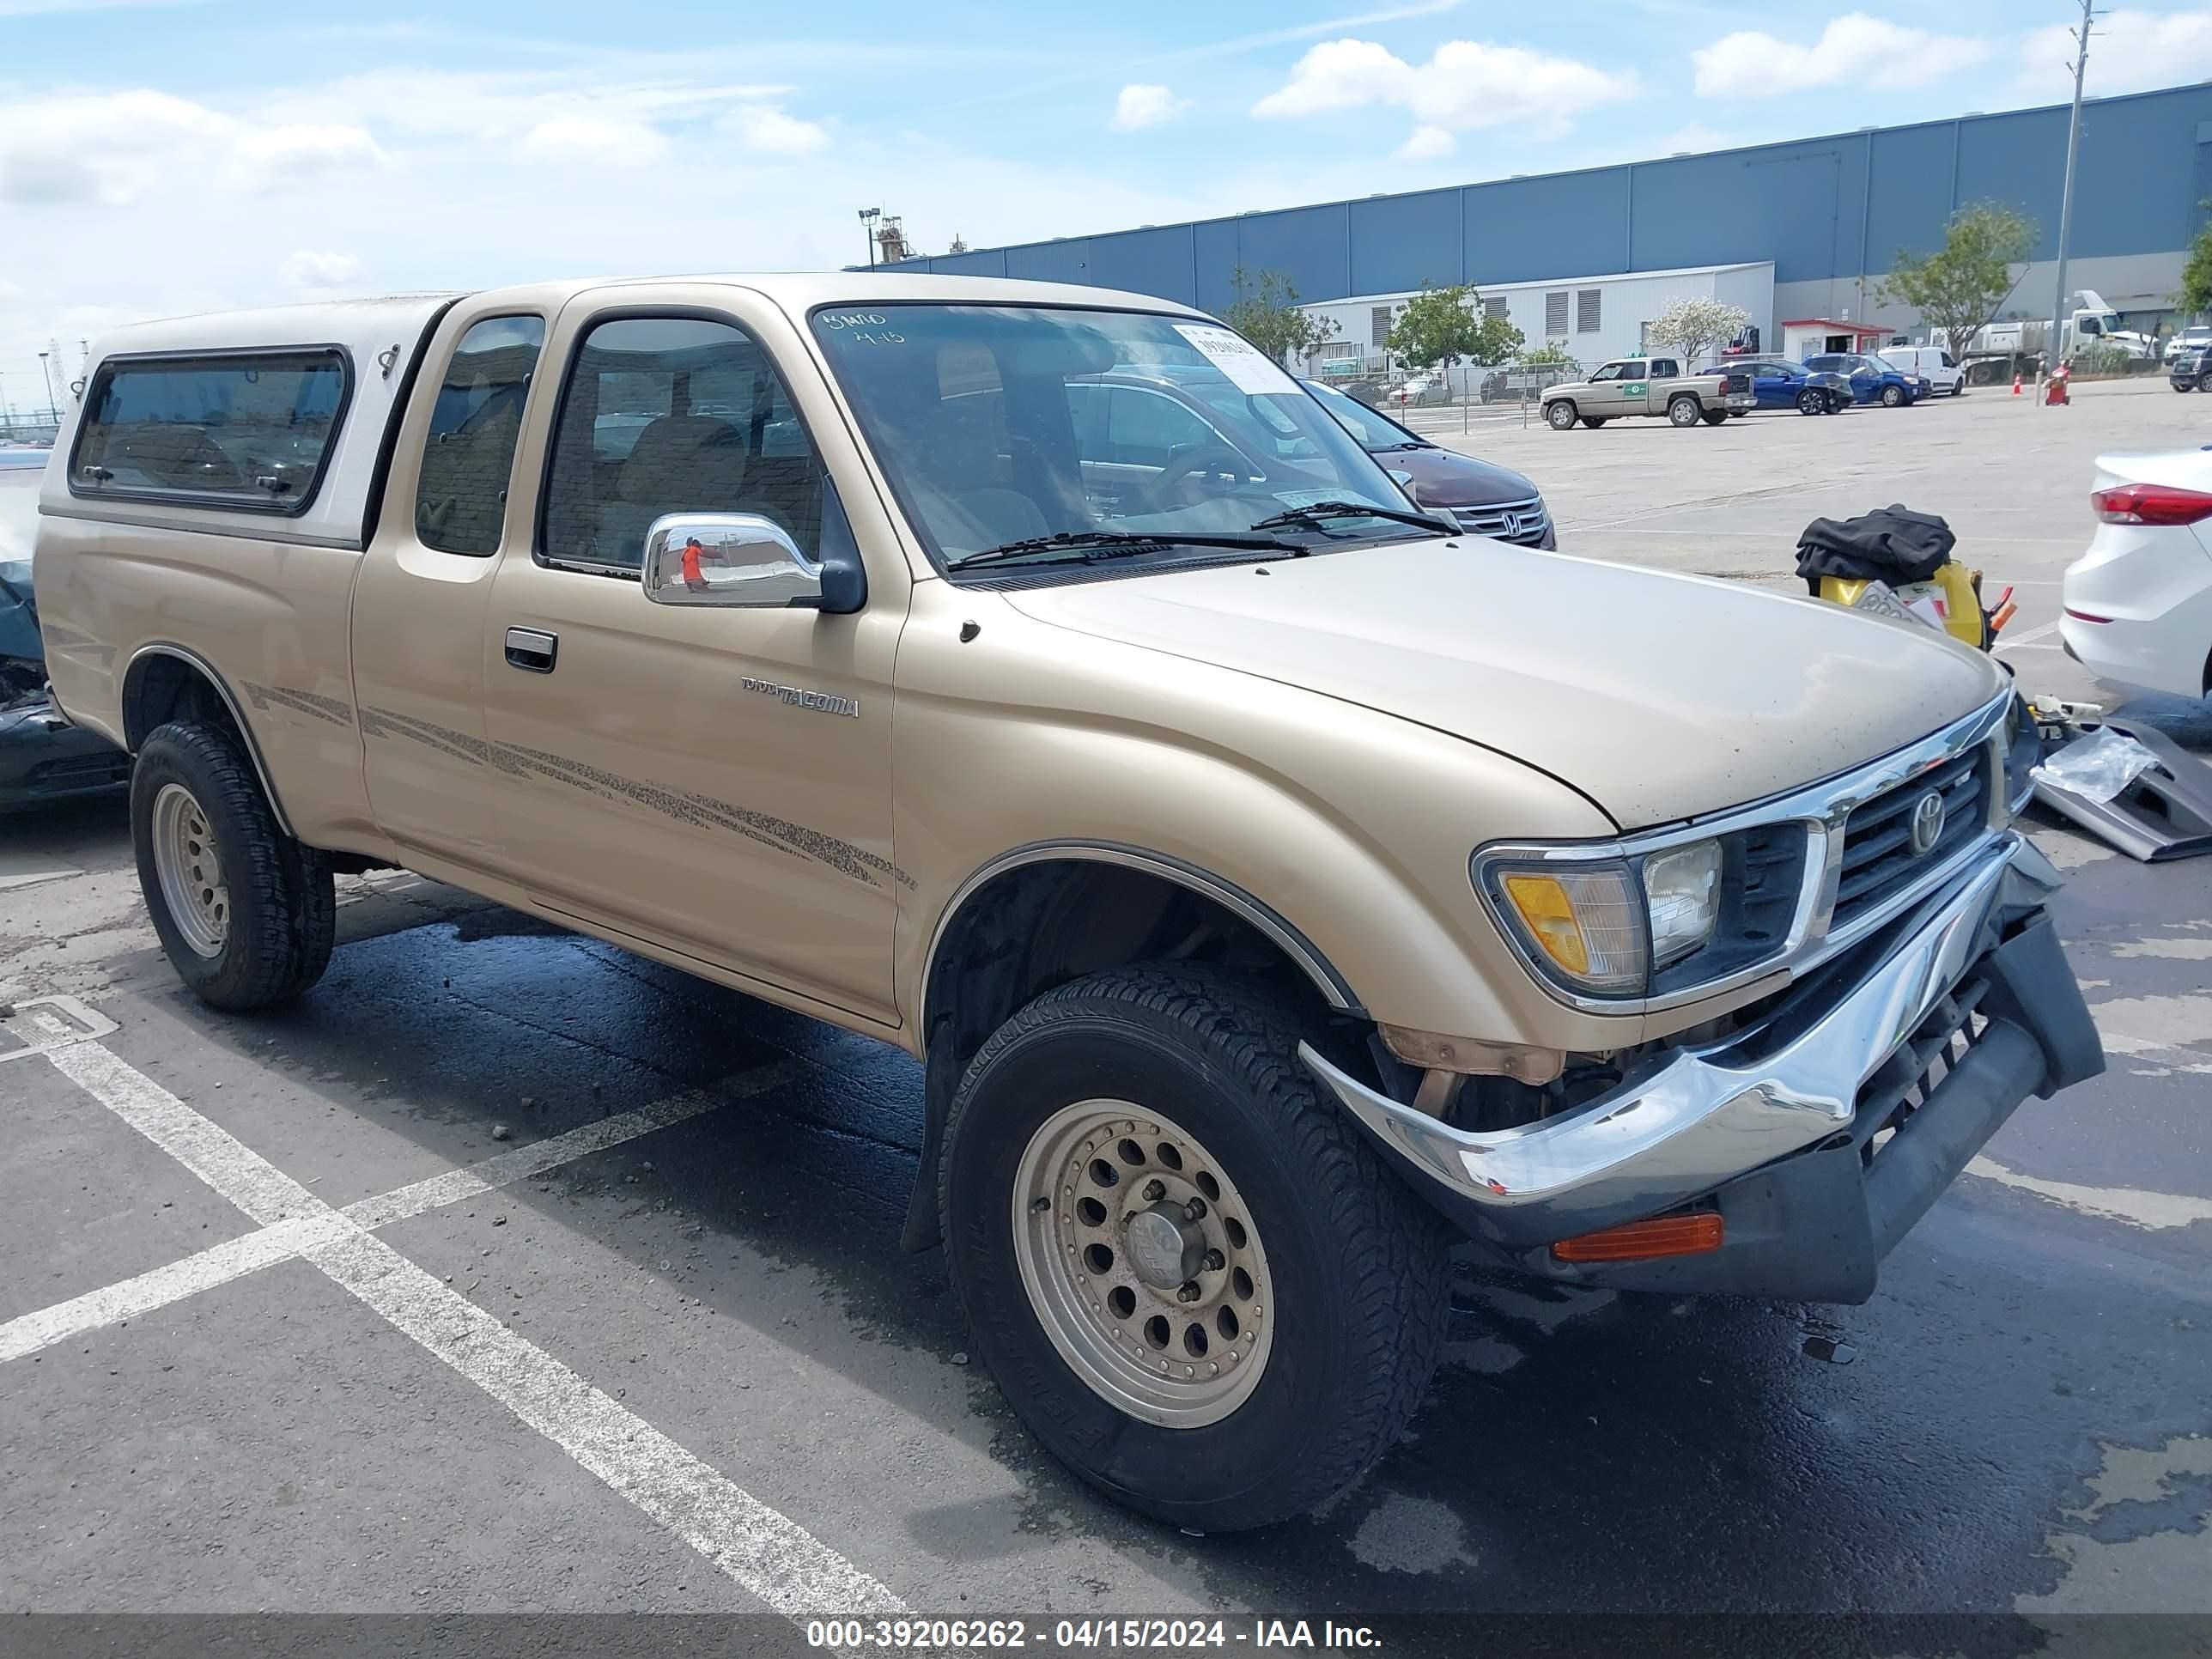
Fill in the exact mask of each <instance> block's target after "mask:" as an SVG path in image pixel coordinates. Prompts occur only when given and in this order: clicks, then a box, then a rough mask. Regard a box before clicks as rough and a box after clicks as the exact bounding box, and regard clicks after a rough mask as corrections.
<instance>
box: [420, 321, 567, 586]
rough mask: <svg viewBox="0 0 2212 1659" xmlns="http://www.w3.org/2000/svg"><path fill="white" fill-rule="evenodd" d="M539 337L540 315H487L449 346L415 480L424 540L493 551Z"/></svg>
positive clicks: (453, 548)
mask: <svg viewBox="0 0 2212 1659" xmlns="http://www.w3.org/2000/svg"><path fill="white" fill-rule="evenodd" d="M544 343H545V321H544V319H543V318H541V317H487V318H485V319H483V321H481V322H478V323H475V324H472V325H471V326H470V328H469V331H468V332H467V333H465V334H464V335H462V336H461V338H460V342H459V344H457V345H455V346H454V348H453V358H452V361H450V362H448V363H447V365H446V378H445V380H443V382H441V384H440V386H439V387H438V399H437V401H436V403H435V404H432V405H431V408H430V431H429V435H428V438H427V439H426V440H425V441H424V442H423V446H422V475H421V477H420V478H419V479H418V480H417V481H416V486H415V534H416V538H417V539H418V540H420V541H421V542H422V544H423V545H424V546H425V547H435V548H436V549H437V550H439V551H441V552H442V553H472V554H476V555H478V556H482V555H483V554H487V553H496V552H497V551H498V550H499V543H500V536H501V531H502V530H503V528H504V526H505V525H506V521H507V482H508V479H509V477H510V476H511V475H512V474H513V471H514V444H515V440H516V439H517V438H518V437H520V435H521V432H522V405H523V401H524V399H525V398H527V397H528V396H529V392H530V377H531V375H532V374H533V373H534V372H535V371H536V370H537V368H538V351H539V349H540V348H542V347H543V346H544Z"/></svg>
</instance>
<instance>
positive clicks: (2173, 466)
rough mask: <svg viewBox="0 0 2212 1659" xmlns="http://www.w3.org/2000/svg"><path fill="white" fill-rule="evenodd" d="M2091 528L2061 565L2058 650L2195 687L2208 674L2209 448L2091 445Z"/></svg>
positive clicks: (2120, 675) (2211, 572)
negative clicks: (2144, 450) (2135, 449)
mask: <svg viewBox="0 0 2212 1659" xmlns="http://www.w3.org/2000/svg"><path fill="white" fill-rule="evenodd" d="M2089 501H2090V505H2091V506H2092V507H2094V508H2095V509H2096V513H2097V533H2096V536H2095V538H2093V539H2092V540H2091V542H2090V544H2089V550H2088V551H2087V552H2086V553H2084V554H2083V555H2082V556H2081V557H2080V558H2078V559H2076V560H2075V562H2073V563H2072V564H2070V565H2069V566H2067V567H2066V580H2065V586H2064V589H2063V603H2064V605H2065V615H2064V616H2063V617H2062V618H2061V619H2060V621H2059V624H2058V632H2059V636H2060V637H2061V638H2062V639H2063V640H2064V641H2065V642H2066V653H2067V655H2069V656H2070V657H2072V658H2074V659H2075V660H2076V661H2077V662H2079V663H2081V665H2082V666H2083V667H2085V668H2087V670H2088V671H2090V672H2091V673H2093V674H2094V675H2095V676H2096V677H2097V678H2099V679H2100V680H2106V681H2110V682H2112V683H2113V684H2118V685H2123V686H2132V687H2137V688H2140V689H2142V690H2151V691H2164V692H2167V693H2169V694H2171V695H2172V696H2181V697H2201V696H2204V695H2206V692H2207V690H2208V689H2212V688H2209V687H2208V678H2212V453H2207V452H2206V451H2203V450H2201V449H2185V450H2181V451H2179V452H2177V453H2172V454H2165V455H2100V456H2099V457H2098V458H2097V482H2096V488H2095V489H2094V490H2093V492H2092V494H2091V495H2090V497H2089Z"/></svg>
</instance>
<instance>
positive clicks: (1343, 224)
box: [907, 83, 2212, 327]
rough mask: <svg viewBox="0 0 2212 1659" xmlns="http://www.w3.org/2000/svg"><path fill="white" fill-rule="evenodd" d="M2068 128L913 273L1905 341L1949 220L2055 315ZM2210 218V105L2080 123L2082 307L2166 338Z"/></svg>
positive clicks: (1809, 156) (2027, 301)
mask: <svg viewBox="0 0 2212 1659" xmlns="http://www.w3.org/2000/svg"><path fill="white" fill-rule="evenodd" d="M2066 123H2067V111H2066V109H2065V107H2064V106H2055V107H2051V108H2047V109H2031V110H2018V111H2011V112H2004V113H2001V114H1994V115H1967V116H1961V117H1959V118H1955V119H1949V120H1940V121H1923V122H1917V123H1915V124H1913V125H1909V126H1897V127H1876V128H1868V129H1865V130H1863V131H1857V132H1849V133H1838V134H1832V135H1830V136H1828V137H1819V138H1803V139H1798V140H1795V141H1792V142H1790V143H1776V144H1761V145H1759V146H1756V147H1755V148H1753V149H1733V150H1722V151H1717V152H1715V153H1712V154H1709V155H1678V156H1674V157H1670V158H1668V159H1667V160H1664V161H1636V162H1631V163H1628V164H1626V165H1624V166H1619V167H1595V168H1590V169H1587V170H1585V171H1582V172H1577V173H1546V174H1541V175H1531V176H1524V177H1520V178H1514V179H1499V180H1496V181H1493V182H1490V183H1486V184H1473V185H1460V186H1455V187H1447V188H1444V189H1441V190H1429V191H1415V192H1412V193H1408V194H1402V195H1378V196H1370V197H1365V198H1364V199H1362V200H1358V201H1351V202H1331V203H1327V204H1322V205H1320V206H1316V207H1303V208H1290V209H1285V210H1279V211H1272V212H1255V213H1246V214H1243V215H1240V216H1237V217H1234V218H1225V219H1202V220H1199V221H1196V222H1192V223H1186V224H1176V225H1160V226H1154V227H1147V228H1143V229H1138V230H1122V231H1113V232H1107V233H1104V234H1095V235H1090V236H1073V237H1065V238H1061V239H1060V240H1054V241H1047V242H1025V243H1020V244H1018V245H1015V246H1009V247H996V248H977V249H973V250H970V251H969V252H963V253H957V254H939V255H933V256H929V257H926V258H919V259H915V260H912V261H908V262H907V264H908V268H910V269H926V270H937V271H947V272H957V273H962V274H966V275H974V276H1016V277H1030V278H1037V279H1042V280H1045V281H1050V282H1063V283H1096V284H1098V285H1100V286H1103V287H1107V288H1121V289H1135V290H1137V291H1138V292H1139V293H1146V294H1153V295H1159V296H1161V297H1162V298H1164V299H1170V300H1176V301H1182V302H1184V303H1186V304H1195V305H1197V306H1198V307H1200V308H1202V309H1204V310H1207V311H1212V312H1217V313H1218V312H1219V311H1221V310H1223V309H1224V308H1225V307H1227V306H1228V305H1229V303H1230V302H1231V300H1232V299H1233V298H1234V297H1235V295H1234V294H1233V292H1232V289H1231V272H1232V271H1233V270H1235V269H1236V268H1237V266H1238V265H1240V264H1241V265H1243V267H1244V268H1245V269H1246V270H1250V271H1259V270H1278V271H1281V272H1282V273H1284V274H1285V276H1288V277H1289V279H1290V280H1291V283H1292V284H1294V285H1295V286H1296V288H1297V290H1298V295H1299V297H1300V299H1301V300H1302V301H1306V302H1308V303H1312V302H1315V301H1342V300H1358V299H1364V298H1367V297H1369V296H1376V297H1383V296H1389V295H1402V294H1405V293H1407V292H1408V291H1411V290H1416V289H1420V288H1422V287H1424V286H1428V285H1435V284H1443V283H1474V284H1476V285H1477V286H1478V287H1480V286H1481V285H1483V284H1486V283H1515V282H1542V281H1547V280H1551V279H1564V278H1574V277H1583V278H1595V277H1598V276H1601V275H1602V274H1613V275H1620V274H1626V273H1630V272H1636V271H1652V270H1676V269H1682V268H1690V267H1705V266H1711V265H1717V264H1729V263H1735V262H1760V261H1766V262H1771V264H1773V266H1774V300H1773V305H1774V312H1775V318H1776V319H1790V318H1796V317H1850V318H1854V319H1864V320H1868V321H1874V322H1883V323H1891V324H1894V325H1897V326H1899V327H1904V326H1907V325H1910V324H1911V323H1912V322H1913V321H1914V320H1916V319H1914V317H1913V314H1912V313H1911V311H1910V310H1908V309H1902V308H1899V307H1894V306H1890V307H1884V306H1882V305H1881V304H1879V303H1878V299H1877V295H1876V289H1877V287H1878V284H1879V279H1880V277H1881V274H1882V273H1883V272H1884V271H1885V270H1887V269H1888V267H1889V264H1890V262H1891V259H1892V258H1893V255H1894V254H1895V252H1896V251H1897V250H1898V249H1899V248H1900V247H1904V248H1910V249H1915V250H1921V249H1927V248H1929V247H1932V246H1935V245H1936V243H1937V242H1938V241H1940V240H1941V238H1942V232H1943V225H1944V222H1945V220H1946V219H1948V217H1949V216H1950V215H1951V213H1952V211H1953V210H1954V209H1955V208H1957V207H1959V206H1961V205H1963V204H1966V203H1970V202H1976V201H1983V200H1993V201H1998V202H2004V203H2008V204H2014V205H2016V206H2018V207H2021V208H2022V209H2024V210H2026V211H2027V212H2028V213H2029V214H2031V215H2033V217H2034V219H2035V220H2036V222H2037V223H2038V224H2039V226H2040V227H2041V240H2040V242H2039V246H2038V247H2037V249H2036V252H2035V259H2036V263H2035V264H2033V266H2031V268H2030V269H2029V270H2028V273H2027V276H2026V277H2025V278H2024V279H2023V280H2022V282H2021V285H2020V286H2019V288H2018V289H2015V296H2014V300H2013V302H2012V303H2011V304H2010V305H2009V306H2008V307H2007V308H2006V311H2005V313H2004V314H2007V315H2012V314H2019V315H2027V316H2034V315H2045V316H2047V315H2048V314H2050V312H2051V305H2052V299H2053V294H2052V283H2053V282H2054V281H2055V276H2056V272H2055V268H2054V267H2053V265H2052V264H2051V261H2052V259H2053V258H2055V255H2056V252H2057V234H2058V199H2059V191H2060V180H2061V175H2062V173H2063V170H2064V163H2065V153H2066ZM2208 197H2212V83H2204V84H2199V85H2196V86H2189V87H2179V88H2172V89H2169V90H2165V91H2159V92H2149V93H2142V94H2135V95H2132V96H2129V97H2121V98H2105V99H2096V100H2091V101H2090V102H2089V103H2088V104H2087V105H2086V106H2085V107H2084V110H2083V113H2082V131H2081V162H2080V169H2079V172H2078V173H2077V175H2076V184H2075V197H2074V232H2073V240H2072V247H2071V252H2070V258H2069V266H2068V285H2069V288H2092V289H2096V290H2097V291H2098V292H2100V294H2102V295H2103V296H2104V297H2105V299H2106V300H2107V301H2109V302H2110V303H2111V304H2112V305H2113V306H2114V307H2117V308H2118V309H2119V310H2120V311H2121V312H2123V313H2125V314H2126V316H2127V319H2128V320H2129V321H2130V323H2131V324H2133V325H2136V326H2142V325H2143V324H2145V323H2155V322H2157V321H2160V320H2164V319H2166V317H2167V315H2168V313H2169V307H2170V305H2171V299H2170V296H2171V295H2172V292H2173V290H2174V289H2176V288H2177V287H2178V286H2179V282H2180V276H2181V266H2182V263H2183V259H2184V257H2185V249H2186V247H2187V246H2188V243H2189V240H2190V239H2191V237H2192V236H2193V235H2194V234H2196V232H2197V228H2198V226H2199V225H2200V224H2202V223H2203V220H2204V216H2205V213H2204V209H2203V207H2202V206H2201V205H2200V204H2202V203H2203V202H2204V201H2205V200H2206V199H2207V198H2208Z"/></svg>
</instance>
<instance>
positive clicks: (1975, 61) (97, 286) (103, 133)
mask: <svg viewBox="0 0 2212 1659" xmlns="http://www.w3.org/2000/svg"><path fill="white" fill-rule="evenodd" d="M2078 15H2079V13H2078V5H2075V4H2069V0H1945V3H1943V4H1942V5H1936V6H1931V5H1929V4H1926V3H1924V0H1923V3H1920V4H1905V3H1902V0H1866V4H1865V8H1864V9H1851V8H1850V7H1849V6H1848V5H1839V4H1838V3H1837V0H1812V3H1805V0H1761V3H1757V4H1737V3H1720V0H1717V3H1704V0H1549V3H1541V4H1540V3H1532V0H1513V3H1510V4H1507V3H1498V0H1456V3H1454V0H1395V3H1394V0H1367V3H1364V4H1363V3H1362V0H1319V3H1301V0H1276V3H1274V4H1269V5H1262V4H1256V3H1245V0H1214V3H1212V4H1210V5H1192V4H1189V3H1188V0H1182V3H1168V0H1113V3H1111V4H1102V5H1084V4H1070V3H1066V0H1060V3H1054V4H1045V5H1039V4H1037V3H1036V0H1026V3H1024V0H972V3H969V0H938V3H936V4H934V5H923V6H917V5H915V4H913V3H911V0H844V3H842V4H840V5H839V6H837V7H835V8H833V9H830V10H829V11H827V12H825V11H823V9H821V7H819V6H818V5H798V4H786V3H767V0H754V3H739V0H723V3H710V0H621V3H613V0H589V3H585V0H458V3H457V0H446V3H444V4H443V5H442V6H437V7H432V6H428V5H427V4H409V3H372V0H359V3H351V0H321V3H313V0H308V3H301V0H285V3H274V0H0V399H4V400H5V401H6V402H7V403H9V404H11V405H14V406H16V407H22V406H26V405H34V404H43V403H44V401H45V395H46V394H45V392H44V391H43V389H42V388H41V386H40V362H39V361H38V356H37V354H38V353H39V352H40V350H41V349H46V346H47V343H48V342H49V341H50V340H51V341H54V342H58V354H59V355H58V359H57V361H58V362H59V363H60V364H61V365H62V366H63V367H64V368H66V370H67V374H68V375H69V377H70V378H74V377H75V375H76V372H77V368H78V365H79V362H80V347H79V344H78V342H79V341H80V340H81V339H85V338H93V339H97V337H99V335H100V332H101V331H104V330H105V329H107V328H109V327H112V326H113V325H117V324H118V323H123V322H130V321H136V320H139V319H144V318H148V317H161V316H174V315H178V314H180V313H190V312H197V311H206V310H214V309H222V308H225V307H239V306H252V305H268V304H280V303H286V302H290V301H309V300H315V299H319V298H326V297H338V296H343V295H357V294H367V293H393V292H403V291H409V290H415V289H468V288H481V287H486V286H490V285H495V284H499V283H509V282H526V281H534V280H538V279H542V278H547V277H554V276H590V275H596V274H615V273H624V272H634V273H645V272H671V273H672V272H682V271H703V270H794V269H801V270H803V269H820V268H823V267H827V266H836V265H840V264H848V263H855V262H858V261H860V260H861V259H863V258H865V257H866V244H865V242H864V240H862V239H863V230H862V227H861V224H860V220H859V219H858V217H857V212H858V210H860V209H861V208H864V207H880V208H882V209H883V210H884V211H885V212H886V213H896V214H898V215H900V216H902V219H903V222H904V224H905V228H906V231H907V234H908V236H909V237H910V238H911V239H912V240H913V242H914V244H915V246H916V248H917V249H918V250H919V251H921V252H941V251H943V250H944V249H945V246H947V245H948V243H949V242H950V241H951V240H952V238H953V237H955V236H956V235H957V236H959V237H961V238H963V240H966V241H967V242H968V243H969V245H971V246H989V245H992V244H994V243H1000V242H1010V241H1024V240H1036V239H1038V238H1042V237H1048V236H1057V235H1066V234H1076V233H1080V232H1085V231H1097V230H1109V229H1118V228H1126V227H1129V226H1134V225H1139V224H1148V223H1164V222H1170V221H1174V220H1181V219H1188V218H1193V217H1201V216H1208V215H1212V214H1222V213H1237V212H1241V211H1244V210H1250V209H1255V208H1271V207H1282V206H1289V205H1292V204H1297V203H1301V202H1312V201H1327V200H1333V199H1338V198H1341V197H1352V196H1364V195H1367V194H1370V193H1372V192H1376V191H1401V190H1413V189H1419V188H1423V187H1425V186H1431V185H1446V184H1454V183H1461V182H1465V181H1468V180H1472V179H1490V178H1498V177H1504V176H1506V175H1509V174H1511V173H1542V172H1549V171H1553V170H1555V169H1559V168H1565V167H1585V166H1593V165H1597V164H1600V163H1604V162H1609V161H1630V160H1636V159H1638V158H1644V157H1650V156H1657V155H1671V154H1674V153H1675V152H1677V151H1683V150H1701V149H1721V148H1725V147H1727V146H1729V145H1732V144H1741V143H1759V142H1762V141H1765V140H1768V139H1773V138H1785V137H1798V136H1802V135H1806V134H1812V133H1820V132H1830V131H1850V130H1853V129H1856V128H1857V127H1860V126H1863V125H1875V124H1878V125H1888V124H1892V123H1896V122H1900V121H1907V120H1914V119H1923V118H1930V117H1937V116H1943V115H1950V114H1955V113H1960V112H1965V111H1969V110H1995V109H2002V108H2010V107H2017V106H2026V105H2033V104H2041V103H2055V102H2060V101H2063V100H2064V99H2065V98H2066V96H2067V95H2068V94H2069V92H2070V74H2069V67H2068V65H2069V58H2070V53H2071V44H2070V42H2069V40H2068V39H2067V37H2066V34H2065V27H2066V25H2067V24H2068V22H2069V21H2070V20H2071V19H2073V18H2075V17H2078ZM2098 29H2099V33H2098V35H2097V37H2096V38H2095V40H2094V41H2093V49H2092V52H2091V57H2090V67H2089V91H2090V93H2091V94H2092V95H2096V94H2112V93H2119V92H2129V91H2137V90H2142V89H2143V88H2149V87H2154V86H2171V85H2176V84H2180V83H2183V82H2193V81H2199V80H2203V79H2208V78H2212V5H2207V6H2199V7H2196V8H2190V9H2172V8H2167V9H2160V8H2157V7H2151V8H2136V7H2129V6H2124V5H2123V6H2116V7H2115V8H2114V9H2112V10H2110V11H2109V12H2107V13H2106V14H2105V15H2103V16H2102V17H2101V18H2100V22H2099V25H2098Z"/></svg>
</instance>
